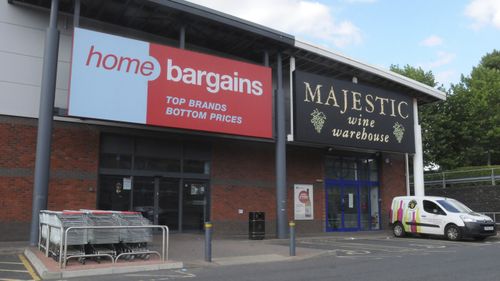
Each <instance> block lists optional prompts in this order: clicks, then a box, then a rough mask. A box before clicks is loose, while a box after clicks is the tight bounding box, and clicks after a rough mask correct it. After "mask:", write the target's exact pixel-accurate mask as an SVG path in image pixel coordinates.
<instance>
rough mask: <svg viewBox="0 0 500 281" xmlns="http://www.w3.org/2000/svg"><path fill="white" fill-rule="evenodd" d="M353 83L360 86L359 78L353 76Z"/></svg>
mask: <svg viewBox="0 0 500 281" xmlns="http://www.w3.org/2000/svg"><path fill="white" fill-rule="evenodd" d="M352 83H354V84H358V77H356V76H353V77H352Z"/></svg>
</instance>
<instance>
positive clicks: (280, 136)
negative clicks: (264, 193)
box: [276, 53, 287, 239]
mask: <svg viewBox="0 0 500 281" xmlns="http://www.w3.org/2000/svg"><path fill="white" fill-rule="evenodd" d="M276 73H277V79H276V87H277V91H276V234H277V237H278V238H279V239H284V238H286V236H287V196H286V193H287V192H286V191H287V190H286V128H285V94H284V91H283V65H282V62H281V53H278V54H277V58H276Z"/></svg>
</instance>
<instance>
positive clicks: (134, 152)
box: [0, 0, 445, 240]
mask: <svg viewBox="0 0 500 281" xmlns="http://www.w3.org/2000/svg"><path fill="white" fill-rule="evenodd" d="M58 2H59V7H58V10H59V14H58V18H57V30H58V31H59V32H60V37H59V39H58V46H59V48H58V52H57V53H58V55H57V79H56V84H55V101H54V105H53V110H52V112H53V116H54V117H53V120H54V121H53V128H52V131H51V132H52V135H51V150H50V151H51V153H50V176H49V180H48V196H47V199H48V203H47V206H46V207H47V208H48V209H52V210H63V209H81V208H83V209H111V210H135V211H141V212H143V214H144V215H145V216H147V217H148V218H150V219H151V220H152V221H153V222H154V223H155V224H166V225H168V226H169V227H170V229H171V230H173V231H179V232H187V231H200V230H201V229H202V226H203V222H204V221H209V220H210V221H212V222H213V224H214V231H215V233H216V234H220V235H246V234H247V233H248V214H249V212H254V211H261V212H265V219H266V232H267V233H266V235H267V236H268V237H274V236H275V233H276V232H277V231H276V229H278V232H280V230H279V229H280V227H281V228H282V227H283V225H282V224H283V221H285V222H286V221H287V220H295V221H296V223H297V228H298V233H305V232H312V233H318V232H329V231H365V230H366V231H369V230H377V229H382V228H384V227H386V225H387V221H388V210H389V209H390V203H391V199H392V197H393V196H396V195H404V194H406V193H407V171H406V167H407V164H406V163H405V162H406V161H405V155H410V157H409V159H410V161H412V158H413V157H412V156H413V155H414V154H415V153H418V150H416V149H415V148H416V147H417V148H418V146H419V145H420V144H419V143H420V140H419V135H420V133H419V132H418V131H417V132H415V129H414V128H415V124H416V123H418V120H417V119H418V118H417V117H416V116H417V114H416V109H417V103H418V105H421V104H424V103H428V102H433V101H437V100H441V99H444V98H445V96H444V94H443V93H442V92H440V91H438V90H435V89H433V88H431V87H428V86H425V85H423V84H421V83H418V82H416V81H413V80H410V79H407V78H404V77H402V76H400V75H397V74H395V73H392V72H389V71H385V70H381V69H378V68H375V67H372V66H369V65H367V64H364V63H361V62H358V61H355V60H352V59H350V58H347V57H344V56H341V55H338V54H335V53H332V52H329V51H327V50H324V49H321V48H317V47H315V46H312V45H309V44H305V43H302V42H300V41H298V40H296V39H295V38H294V37H293V36H292V35H289V34H285V33H282V32H278V31H275V30H272V29H270V28H267V27H264V26H260V25H257V24H254V23H250V22H247V21H244V20H241V19H238V18H235V17H232V16H229V15H226V14H222V13H219V12H217V11H214V10H210V9H207V8H205V7H201V6H198V5H194V4H191V3H189V2H184V1H180V0H175V1H166V0H163V1H162V0H156V1H97V0H81V1H73V0H60V1H58ZM75 3H76V7H78V8H76V9H75ZM50 8H51V1H48V0H39V1H34V0H12V1H5V0H4V1H0V35H1V37H2V38H3V39H2V40H1V41H0V61H1V64H0V194H2V196H1V198H0V207H1V208H2V210H3V211H2V212H1V213H0V228H1V229H2V232H1V233H0V240H15V239H24V238H27V237H28V235H29V234H30V223H31V222H32V206H33V198H34V196H33V194H34V185H35V181H37V180H38V181H39V180H40V178H39V176H36V175H35V162H36V159H35V158H36V157H37V156H36V155H37V153H36V149H37V148H36V145H37V129H38V127H39V126H38V124H39V123H38V118H39V111H40V109H39V108H40V95H41V94H40V93H41V92H43V90H41V88H43V85H41V81H42V80H43V79H45V78H43V79H42V76H43V72H44V71H45V70H42V62H43V57H44V49H46V46H44V40H45V39H44V36H45V33H46V31H45V30H46V29H47V27H48V26H49V13H50ZM75 13H76V14H77V15H78V14H79V16H76V17H74V14H75ZM75 25H76V26H77V27H76V28H75ZM47 38H49V36H48V37H47ZM44 69H45V68H44ZM42 84H43V83H42ZM282 215H284V216H285V219H284V220H283V218H281V219H280V216H282ZM278 234H279V233H278Z"/></svg>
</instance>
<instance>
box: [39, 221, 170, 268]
mask: <svg viewBox="0 0 500 281" xmlns="http://www.w3.org/2000/svg"><path fill="white" fill-rule="evenodd" d="M44 225H46V226H47V227H48V228H47V237H46V241H45V245H43V243H42V227H43V226H44ZM52 228H57V229H59V230H60V233H61V235H62V237H61V239H60V241H59V245H58V246H59V268H61V269H64V268H66V263H67V262H68V260H69V259H72V258H87V257H109V258H110V259H111V262H112V263H116V262H117V261H118V259H119V258H121V257H123V256H126V255H138V254H156V255H158V256H159V257H160V259H161V260H162V261H163V262H165V261H166V260H168V247H169V242H168V240H169V229H168V227H167V226H166V225H129V226H71V227H68V228H66V229H64V228H63V227H62V226H57V225H51V224H48V223H40V224H39V232H38V249H39V250H42V249H44V250H45V256H46V257H48V256H49V248H50V233H51V230H52ZM134 228H136V229H137V228H153V229H155V228H159V229H161V230H162V246H161V254H160V253H159V252H157V251H138V252H126V253H120V254H119V255H117V256H116V258H114V257H113V256H112V255H110V254H81V255H69V256H68V255H67V252H68V232H69V231H71V230H75V229H86V230H88V229H134Z"/></svg>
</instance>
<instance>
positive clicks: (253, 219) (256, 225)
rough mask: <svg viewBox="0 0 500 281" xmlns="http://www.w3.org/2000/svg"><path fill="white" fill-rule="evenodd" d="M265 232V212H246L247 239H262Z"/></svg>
mask: <svg viewBox="0 0 500 281" xmlns="http://www.w3.org/2000/svg"><path fill="white" fill-rule="evenodd" d="M265 234H266V214H265V213H264V212H249V213H248V239H250V240H262V239H264V237H265Z"/></svg>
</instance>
